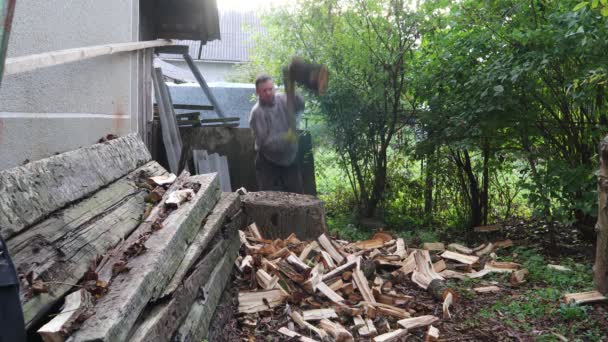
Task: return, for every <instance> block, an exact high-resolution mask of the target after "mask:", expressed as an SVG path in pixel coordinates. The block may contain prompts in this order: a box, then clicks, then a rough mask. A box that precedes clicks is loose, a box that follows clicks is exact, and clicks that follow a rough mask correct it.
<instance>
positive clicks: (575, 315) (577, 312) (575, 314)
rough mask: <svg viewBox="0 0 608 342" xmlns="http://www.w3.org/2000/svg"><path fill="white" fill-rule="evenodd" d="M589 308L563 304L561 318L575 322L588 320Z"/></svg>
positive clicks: (560, 312) (560, 310)
mask: <svg viewBox="0 0 608 342" xmlns="http://www.w3.org/2000/svg"><path fill="white" fill-rule="evenodd" d="M588 309H589V308H588V307H587V306H579V305H576V304H574V303H571V304H565V303H561V304H560V305H559V310H557V312H559V314H560V316H562V318H563V319H564V320H566V321H575V320H579V321H580V320H584V319H586V318H587V311H589V310H588Z"/></svg>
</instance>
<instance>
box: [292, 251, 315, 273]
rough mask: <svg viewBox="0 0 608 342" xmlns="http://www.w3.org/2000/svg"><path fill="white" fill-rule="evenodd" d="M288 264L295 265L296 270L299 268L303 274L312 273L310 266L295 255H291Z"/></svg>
mask: <svg viewBox="0 0 608 342" xmlns="http://www.w3.org/2000/svg"><path fill="white" fill-rule="evenodd" d="M287 262H288V263H290V264H291V265H293V266H294V267H295V268H297V269H298V270H300V271H301V272H308V271H310V266H308V265H306V264H305V263H303V262H302V260H300V259H299V258H298V257H297V256H295V255H293V254H291V255H290V256H288V257H287Z"/></svg>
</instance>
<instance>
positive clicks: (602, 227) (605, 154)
mask: <svg viewBox="0 0 608 342" xmlns="http://www.w3.org/2000/svg"><path fill="white" fill-rule="evenodd" d="M597 184H598V185H597V193H598V217H597V224H596V226H595V229H596V230H597V243H596V252H595V266H594V267H593V268H594V277H593V279H594V281H595V287H596V289H597V290H598V291H599V292H600V293H602V294H608V136H606V137H605V138H604V139H603V140H602V141H601V143H600V171H599V174H598V180H597Z"/></svg>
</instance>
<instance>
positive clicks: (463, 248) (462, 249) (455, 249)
mask: <svg viewBox="0 0 608 342" xmlns="http://www.w3.org/2000/svg"><path fill="white" fill-rule="evenodd" d="M448 250H450V251H453V252H457V253H462V254H473V250H472V249H470V248H469V247H466V246H463V245H459V244H457V243H451V244H449V245H448Z"/></svg>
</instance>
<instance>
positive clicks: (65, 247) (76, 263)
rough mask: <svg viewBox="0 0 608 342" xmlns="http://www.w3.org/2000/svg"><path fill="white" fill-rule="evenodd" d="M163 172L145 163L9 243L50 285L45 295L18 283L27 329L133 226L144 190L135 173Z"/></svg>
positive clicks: (20, 262)
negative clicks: (29, 292) (33, 292)
mask: <svg viewBox="0 0 608 342" xmlns="http://www.w3.org/2000/svg"><path fill="white" fill-rule="evenodd" d="M165 173H166V171H165V170H164V169H163V168H162V166H160V165H159V164H158V163H156V162H149V163H147V164H146V165H144V166H142V167H140V168H138V169H136V170H134V171H133V172H131V173H129V174H128V175H126V176H125V177H123V178H121V179H119V180H117V181H115V182H114V183H112V184H110V185H109V186H107V187H105V188H103V189H101V190H99V191H98V192H96V193H95V194H94V195H93V196H90V197H87V198H85V199H83V200H81V201H80V202H78V203H76V204H74V205H72V206H69V207H67V208H65V209H63V210H61V211H58V212H55V213H54V214H53V215H51V216H49V217H48V218H46V219H45V220H43V221H41V222H40V223H38V224H36V225H34V226H33V227H31V228H30V229H28V230H26V231H24V232H22V233H21V234H19V235H17V236H15V237H13V238H12V239H11V240H9V241H8V243H7V245H8V248H9V250H10V251H11V256H12V259H13V262H14V264H15V266H16V267H17V268H18V269H19V270H20V272H21V273H23V274H28V273H30V272H31V273H32V274H33V280H40V281H42V282H44V283H46V284H47V285H46V286H47V287H48V289H49V292H48V293H44V294H38V295H34V296H29V295H27V292H28V291H29V289H28V288H27V287H25V286H21V287H20V291H21V306H22V309H23V313H24V318H25V323H26V325H27V326H28V327H29V326H31V325H33V324H35V323H36V322H37V321H39V320H40V319H42V318H44V317H45V316H46V315H47V314H48V312H49V310H51V308H52V307H53V305H54V304H56V303H57V302H59V301H60V300H61V299H62V298H63V296H65V295H66V294H67V293H68V292H69V291H70V290H71V289H72V288H73V286H72V285H71V284H76V283H78V281H79V280H80V279H81V278H82V277H83V276H84V275H85V273H86V272H87V271H88V270H89V268H90V267H91V265H93V264H94V262H95V260H96V259H97V256H98V255H104V254H106V253H107V252H108V251H109V250H110V249H112V248H113V247H114V246H116V244H118V243H119V242H120V241H122V239H124V238H125V237H127V236H128V235H129V234H130V233H131V232H132V231H133V230H135V229H136V228H137V226H138V225H139V221H140V217H141V216H142V214H143V213H144V211H145V209H146V203H145V198H146V194H147V190H146V189H145V188H140V187H139V185H141V183H142V178H141V177H140V176H142V175H143V176H144V177H143V180H145V179H146V178H147V177H149V176H157V175H163V174H165ZM138 184H139V185H138ZM0 216H1V215H0ZM108 227H112V229H108Z"/></svg>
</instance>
